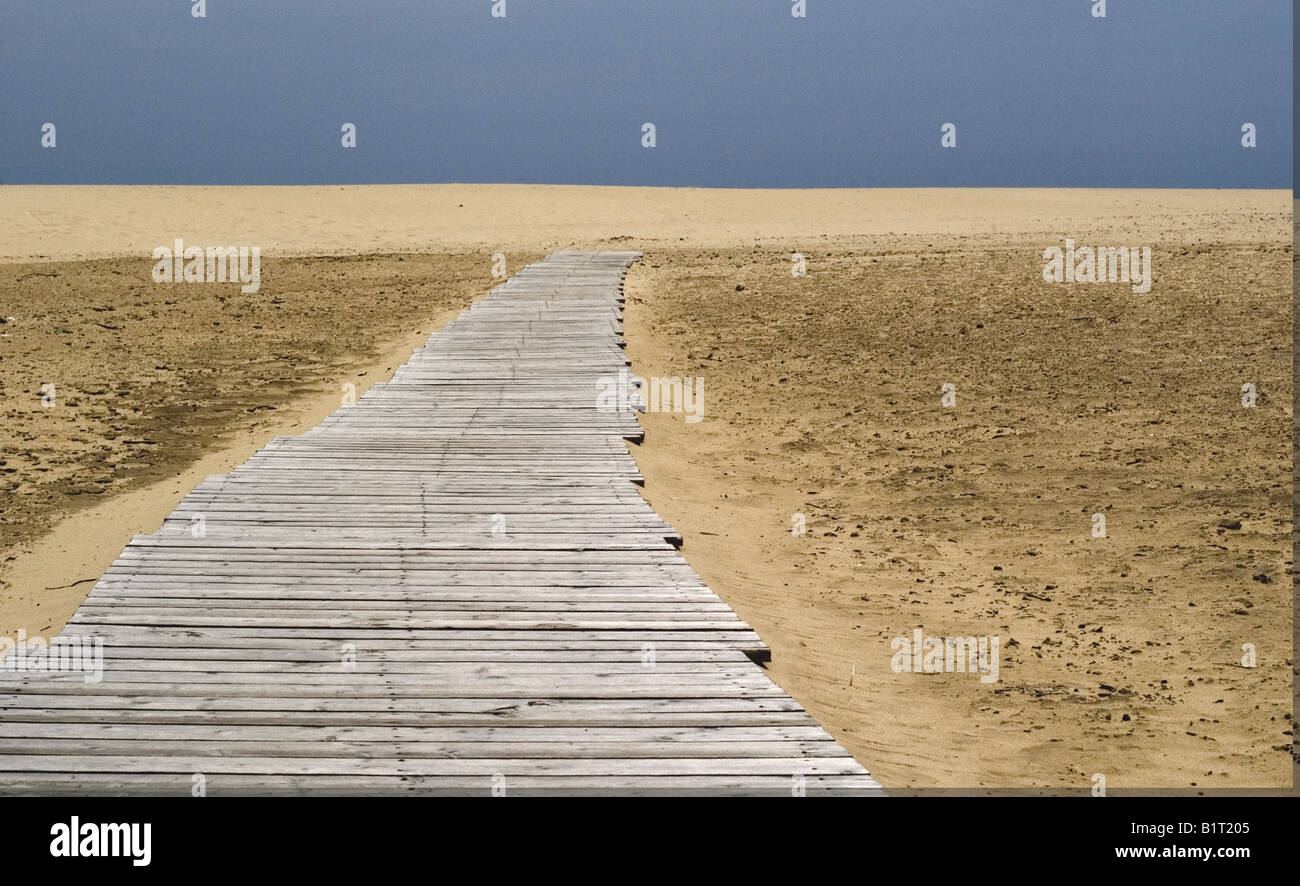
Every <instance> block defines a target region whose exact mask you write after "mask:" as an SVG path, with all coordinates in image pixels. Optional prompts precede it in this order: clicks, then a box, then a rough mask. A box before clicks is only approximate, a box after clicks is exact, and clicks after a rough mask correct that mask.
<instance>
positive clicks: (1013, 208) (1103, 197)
mask: <svg viewBox="0 0 1300 886" xmlns="http://www.w3.org/2000/svg"><path fill="white" fill-rule="evenodd" d="M0 197H2V199H3V202H2V203H0V207H2V209H0V212H2V213H3V214H2V215H0V217H2V218H3V221H4V228H3V231H0V261H26V260H31V259H39V260H68V259H79V258H104V257H108V256H119V255H148V254H149V251H150V250H152V249H153V248H154V247H155V246H159V245H170V244H171V242H172V241H173V240H174V239H175V238H177V237H181V238H183V239H184V240H186V242H188V243H201V244H205V245H218V244H221V245H231V244H234V245H251V246H260V247H262V249H263V251H264V254H275V255H356V254H360V253H381V252H402V251H415V252H432V251H445V252H463V251H465V250H466V249H485V250H487V251H488V252H496V251H501V252H505V253H507V254H509V253H511V252H513V251H524V252H528V251H540V250H548V249H555V248H562V247H565V246H580V245H590V246H595V245H600V244H608V243H611V242H613V243H628V244H631V243H632V241H635V242H636V243H637V244H654V243H659V244H682V245H684V246H735V245H742V244H743V245H749V244H751V243H753V242H754V241H760V242H766V243H769V245H772V246H774V247H775V248H789V249H791V250H795V249H797V248H798V247H799V246H802V247H803V248H804V249H805V250H806V249H810V248H812V246H811V244H813V243H815V242H816V241H818V240H820V239H823V238H832V237H857V236H890V235H898V236H906V237H932V238H933V237H950V238H954V240H955V241H956V242H965V241H968V240H974V239H979V238H984V237H993V238H1003V237H1006V236H1013V235H1016V234H1026V235H1031V236H1038V235H1043V236H1047V237H1049V238H1050V239H1053V240H1055V239H1059V238H1058V235H1060V234H1062V232H1072V233H1074V234H1075V235H1076V236H1080V237H1082V236H1087V235H1089V234H1092V233H1100V232H1106V233H1107V234H1109V235H1110V236H1112V237H1122V238H1124V242H1128V240H1129V239H1130V238H1138V239H1139V241H1141V242H1155V241H1158V240H1160V239H1161V238H1164V237H1167V236H1176V237H1178V238H1179V239H1188V240H1191V241H1193V242H1195V241H1197V240H1209V239H1218V240H1223V241H1228V242H1241V241H1250V240H1255V239H1257V238H1260V237H1265V238H1268V237H1275V236H1277V235H1278V231H1279V229H1280V226H1282V225H1284V224H1286V223H1285V222H1284V221H1282V218H1283V217H1284V216H1287V215H1288V214H1289V213H1290V202H1289V192H1281V191H1167V190H1165V191H1162V190H1071V189H1059V190H1055V189H1054V190H1043V189H979V188H971V189H913V190H897V189H888V188H878V189H838V190H710V189H704V188H606V187H567V186H548V185H374V186H347V187H342V186H339V187H253V188H249V187H118V186H97V187H61V186H46V187H30V186H9V187H4V188H0ZM1225 205H1230V206H1231V208H1232V211H1231V212H1225V211H1224V207H1225ZM934 245H936V246H937V245H938V241H936V242H935V244H934Z"/></svg>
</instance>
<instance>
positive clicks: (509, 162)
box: [0, 0, 1292, 188]
mask: <svg viewBox="0 0 1300 886" xmlns="http://www.w3.org/2000/svg"><path fill="white" fill-rule="evenodd" d="M791 6H792V0H507V16H506V17H505V18H504V19H496V18H493V17H492V16H491V14H490V10H491V7H492V0H369V2H366V0H207V17H206V18H205V19H195V18H193V17H192V16H191V13H190V8H191V0H95V2H72V0H58V2H56V0H0V13H2V14H0V182H3V183H15V182H17V183H160V184H168V183H175V184H191V183H193V184H317V183H354V182H449V181H461V182H549V183H562V184H619V185H692V186H712V187H849V186H858V187H884V186H895V187H901V186H1077V187H1107V186H1108V187H1143V186H1145V187H1247V188H1255V187H1265V188H1290V187H1291V184H1292V146H1291V145H1292V79H1291V66H1292V61H1291V60H1292V22H1291V15H1292V11H1291V6H1292V4H1291V2H1290V0H1109V2H1108V4H1107V6H1108V9H1107V13H1108V15H1107V17H1106V18H1105V19H1095V18H1093V17H1092V15H1091V13H1090V9H1091V6H1092V0H856V2H854V0H807V10H808V14H807V18H805V19H795V18H792V17H791V15H790V8H791ZM647 121H649V122H653V123H654V124H655V125H656V127H657V138H658V145H657V147H655V148H654V149H653V150H648V149H645V148H642V147H641V124H642V123H644V122H647ZM45 122H53V123H55V124H56V125H57V127H58V129H57V135H58V144H57V147H56V148H54V149H43V148H41V146H40V130H41V125H42V124H43V123H45ZM344 122H352V123H355V124H356V125H357V127H358V138H357V141H358V146H357V148H355V149H354V150H345V149H344V148H342V147H341V146H340V143H339V139H340V137H341V134H340V131H339V127H340V126H341V125H342V124H343V123H344ZM945 122H952V123H955V124H956V125H957V142H958V146H957V148H956V149H952V150H945V149H942V148H941V147H940V145H939V135H940V133H939V129H940V125H941V124H942V123H945ZM1244 122H1251V123H1254V124H1256V126H1257V127H1258V147H1256V148H1254V149H1253V150H1246V149H1243V148H1242V147H1241V143H1240V138H1241V124H1242V123H1244Z"/></svg>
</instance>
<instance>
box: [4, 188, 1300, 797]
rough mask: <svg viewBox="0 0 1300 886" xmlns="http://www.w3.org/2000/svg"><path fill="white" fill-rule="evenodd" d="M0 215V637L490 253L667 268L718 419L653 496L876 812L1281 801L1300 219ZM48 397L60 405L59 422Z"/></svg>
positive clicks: (640, 343) (704, 208)
mask: <svg viewBox="0 0 1300 886" xmlns="http://www.w3.org/2000/svg"><path fill="white" fill-rule="evenodd" d="M0 206H3V207H4V209H3V217H4V221H5V224H4V225H3V226H0V259H3V261H4V262H5V263H4V264H0V316H6V317H7V316H15V317H16V318H17V319H16V320H15V321H13V322H12V323H9V324H6V325H5V326H3V327H0V383H2V384H3V385H4V387H3V397H4V410H5V422H4V430H3V433H2V434H0V458H4V459H5V460H6V464H5V465H0V470H2V469H5V468H13V469H14V470H13V471H12V472H10V473H4V474H0V489H3V490H4V499H3V500H4V513H3V514H2V515H0V531H3V533H4V539H3V549H4V551H5V554H4V556H8V557H13V558H14V559H12V560H10V561H8V562H7V563H6V564H5V567H6V568H5V570H4V571H3V572H0V578H2V579H3V580H4V581H6V583H7V584H6V586H5V587H4V588H3V589H2V590H0V634H6V633H10V632H11V630H12V629H15V628H16V627H18V626H24V627H27V629H28V630H29V631H32V630H39V631H42V632H48V631H50V630H57V628H58V626H59V625H61V624H62V622H63V620H65V619H66V618H67V617H68V616H69V615H70V614H71V612H72V611H73V610H74V609H75V607H76V605H77V604H78V603H79V601H80V599H82V597H84V594H85V593H86V592H87V591H88V590H89V587H90V585H91V583H93V582H92V581H80V583H77V582H78V581H79V580H85V579H93V577H94V576H96V575H97V574H98V572H99V571H102V569H103V567H104V566H106V565H107V563H108V562H109V561H111V559H112V557H113V556H114V555H115V554H116V553H117V551H119V550H120V549H121V547H122V545H123V544H124V543H125V541H126V540H127V538H129V535H130V534H131V533H132V532H137V531H149V530H151V529H153V528H154V527H155V526H156V525H157V522H158V521H159V520H160V519H161V517H162V515H163V514H165V513H166V512H167V511H169V510H170V509H171V507H172V506H173V505H174V503H175V501H176V500H178V499H179V497H180V496H181V495H183V494H184V492H185V491H187V490H188V489H189V488H190V487H191V486H193V485H194V483H196V482H198V480H199V479H201V478H202V477H203V476H205V475H206V474H208V473H212V472H215V471H219V470H223V469H225V468H226V467H229V466H230V465H233V464H235V463H238V461H240V460H242V458H244V457H246V456H247V454H249V453H250V452H251V451H253V450H254V449H255V448H257V446H260V445H262V443H264V442H265V441H266V440H267V439H269V437H270V436H271V435H273V434H275V433H292V432H295V431H297V430H301V429H304V428H305V427H310V426H311V424H312V423H314V421H316V420H318V419H319V417H320V416H321V415H323V414H324V413H326V412H328V411H329V410H330V409H332V408H333V407H334V406H335V405H337V396H338V395H337V389H338V385H339V384H340V383H341V382H342V381H345V380H349V379H351V380H355V381H357V382H360V383H361V385H362V386H364V384H366V383H368V382H373V381H374V380H376V379H377V378H382V377H384V375H385V373H387V372H391V370H392V368H393V367H394V366H395V365H396V363H397V362H399V361H400V360H401V359H403V358H404V357H405V354H406V353H407V352H409V350H410V348H411V347H413V346H414V344H415V343H416V342H417V341H418V340H419V339H420V338H422V337H423V336H424V335H426V334H427V333H428V332H429V331H430V330H431V329H434V328H437V325H438V324H439V323H440V322H441V321H442V319H445V317H446V316H447V315H448V313H449V312H453V311H454V310H456V309H457V308H459V307H460V306H463V305H464V304H465V303H467V302H468V300H469V299H471V298H473V297H474V296H475V295H478V294H481V293H482V292H484V291H486V290H487V289H488V288H489V287H490V286H491V285H492V280H491V279H490V277H489V276H488V270H489V262H490V255H491V253H493V252H498V251H499V252H503V253H505V254H506V255H507V258H508V261H509V262H510V266H511V267H512V268H513V267H516V266H517V265H518V263H519V262H522V261H526V260H528V259H529V258H530V257H533V256H536V255H538V254H540V253H541V252H543V251H546V250H549V249H553V248H565V247H578V248H589V247H602V246H605V247H610V248H627V249H642V250H645V252H646V256H645V260H644V261H643V262H642V263H641V264H639V265H638V266H636V267H635V268H634V269H633V271H632V273H631V275H630V276H629V280H628V292H629V307H628V318H627V330H626V331H627V338H628V342H629V346H628V350H629V354H630V355H631V356H632V358H633V360H634V366H635V368H636V370H637V371H639V372H640V373H642V374H644V375H659V376H673V375H691V376H698V377H703V378H704V379H705V402H704V406H705V414H704V420H703V421H701V422H699V423H698V424H687V423H685V422H684V421H683V419H682V416H681V415H671V414H656V413H651V414H648V415H646V416H644V417H643V422H644V423H645V425H646V427H647V440H646V443H645V444H644V445H642V446H639V447H634V452H635V454H636V457H637V460H638V463H639V464H640V466H641V470H642V472H643V474H644V475H645V477H646V489H645V494H646V497H647V498H648V499H649V500H650V501H651V503H652V504H653V505H654V506H655V507H656V508H657V509H658V510H659V511H660V513H662V514H663V515H664V516H665V518H667V519H668V520H669V521H670V522H672V523H673V524H674V525H675V526H677V527H678V528H679V529H680V530H681V531H682V532H683V534H684V536H685V544H684V547H683V553H684V554H685V555H686V557H687V559H688V560H689V561H690V562H691V563H692V565H693V566H694V567H695V568H696V569H697V570H698V571H699V572H700V573H701V574H702V575H703V576H704V578H705V579H706V580H707V581H708V582H709V583H710V584H711V586H712V587H713V588H714V589H715V590H716V591H717V592H718V593H719V594H721V595H722V596H723V597H724V598H725V599H726V600H727V601H728V602H729V603H731V604H732V605H733V606H734V607H735V608H736V609H737V611H738V612H739V613H740V615H741V616H742V617H743V618H745V619H747V620H748V621H750V623H751V624H753V625H754V627H755V628H756V629H757V630H758V631H759V632H760V633H761V634H762V635H763V636H764V638H765V639H766V640H767V641H768V643H769V644H770V645H771V647H772V649H773V661H772V662H771V664H770V671H771V674H772V675H773V677H774V678H775V679H776V680H777V682H778V683H780V684H781V685H782V686H783V687H784V688H785V689H787V690H788V691H790V692H791V693H792V694H793V695H794V696H795V697H796V698H797V699H798V700H799V701H801V702H802V703H803V704H804V705H806V706H807V707H808V709H809V711H810V712H812V713H813V715H814V716H816V717H817V718H818V719H819V720H821V721H822V722H823V723H824V724H825V725H826V726H827V727H828V728H829V729H830V730H831V731H832V732H833V733H834V734H835V736H836V737H837V738H838V739H839V740H841V741H842V742H843V743H844V744H845V746H846V747H848V748H849V750H850V751H851V752H853V753H854V754H855V756H857V757H858V758H859V759H860V760H861V761H862V762H863V763H864V764H865V765H866V766H867V767H868V768H869V769H871V771H872V772H873V773H874V774H876V775H877V777H878V778H879V779H880V780H881V781H882V783H884V784H885V785H886V787H889V788H892V789H895V790H898V789H907V788H925V787H935V786H938V787H949V788H951V787H978V786H1021V785H1029V786H1038V787H1044V788H1050V789H1078V790H1086V789H1088V788H1089V787H1091V785H1092V783H1093V778H1094V776H1095V775H1097V774H1103V775H1105V777H1106V780H1107V785H1108V788H1109V789H1111V790H1115V791H1122V790H1123V789H1125V788H1130V789H1131V788H1138V787H1153V786H1167V787H1184V788H1186V787H1196V788H1214V787H1233V788H1242V787H1278V786H1284V785H1289V784H1290V783H1291V778H1292V765H1293V760H1292V755H1291V754H1290V752H1289V749H1290V748H1291V746H1292V743H1293V739H1292V735H1293V729H1292V727H1293V721H1292V719H1291V713H1292V711H1291V698H1292V679H1293V665H1294V660H1293V655H1292V648H1291V636H1292V617H1291V614H1292V610H1291V590H1292V575H1293V564H1292V562H1291V548H1290V538H1291V508H1290V501H1291V492H1292V489H1291V463H1292V457H1291V451H1292V449H1291V440H1290V435H1291V426H1292V425H1291V421H1292V411H1291V403H1292V391H1291V359H1292V358H1291V341H1292V338H1291V282H1290V281H1291V275H1290V265H1291V261H1292V255H1291V246H1290V244H1291V224H1292V203H1291V198H1290V193H1289V192H1266V191H1251V192H1232V191H1196V192H1192V191H1080V190H1040V191H1032V190H1006V191H995V190H960V191H941V190H918V191H900V190H889V191H886V190H882V191H708V190H696V189H641V188H628V189H618V188H561V187H536V186H470V185H446V186H433V185H430V186H400V187H368V188H367V187H349V188H63V187H54V188H29V187H19V188H13V187H10V188H3V189H0ZM176 237H183V238H184V239H185V240H186V242H187V243H194V244H210V245H211V244H222V245H258V246H261V247H262V248H263V250H264V255H266V256H267V258H266V259H265V261H264V273H263V285H262V289H261V291H260V292H258V293H257V294H256V295H242V294H240V293H239V291H238V287H237V286H233V287H232V286H229V285H227V286H224V287H223V286H221V285H220V284H217V285H208V286H194V285H191V286H182V287H163V286H157V285H155V284H153V283H152V281H151V280H150V278H149V270H150V268H151V266H152V261H151V260H150V259H149V252H150V251H151V250H152V249H153V247H155V246H158V245H163V244H170V243H171V241H172V240H173V239H174V238H176ZM1066 237H1071V238H1073V239H1075V240H1076V241H1077V242H1078V243H1080V244H1089V245H1116V246H1118V245H1149V246H1151V247H1153V265H1154V268H1155V281H1154V285H1153V288H1152V291H1151V292H1150V293H1146V294H1137V293H1133V292H1132V291H1131V290H1130V288H1129V287H1127V286H1122V285H1114V286H1109V285H1107V286H1089V285H1079V286H1066V285H1062V284H1058V285H1049V284H1046V283H1044V282H1043V280H1042V276H1041V270H1042V264H1043V262H1042V259H1041V255H1042V250H1043V248H1044V247H1046V246H1049V245H1053V244H1056V245H1062V244H1063V242H1064V240H1065V238H1066ZM394 252H400V253H405V254H404V255H401V256H398V255H394V254H392V253H394ZM793 252H801V253H803V254H804V255H805V256H806V259H807V265H808V274H807V276H806V277H793V276H791V272H790V269H791V253H793ZM330 255H337V256H346V258H321V257H319V256H330ZM399 259H400V261H399ZM50 273H57V274H58V276H57V277H50V276H41V275H45V274H50ZM33 275H35V276H33ZM20 278H22V279H21V280H20ZM738 286H743V287H744V288H743V289H741V290H738V289H737V287H738ZM381 290H382V293H381ZM177 293H181V296H180V297H179V298H178V296H177ZM277 299H278V300H279V304H276V303H275V300H277ZM167 301H174V302H175V304H166V302H167ZM105 308H112V310H111V311H110V310H104V309H105ZM97 309H98V310H97ZM214 323H216V324H220V325H218V326H213V324H214ZM105 326H111V327H116V328H113V329H107V328H105ZM255 326H261V327H262V328H261V329H260V330H259V329H255V328H254V327H255ZM60 329H63V330H67V331H66V332H61V331H59V330H60ZM158 367H162V368H158ZM363 372H364V373H366V375H364V376H363V375H361V373H363ZM52 375H53V376H57V377H58V378H60V379H70V380H71V381H69V382H67V383H66V385H64V386H61V387H60V390H62V391H64V392H65V396H66V397H67V399H65V400H64V401H63V402H64V404H65V405H62V406H60V407H58V408H57V409H55V410H42V409H41V408H40V406H39V396H40V384H41V383H42V382H43V381H44V380H46V378H47V377H49V376H52ZM1247 381H1249V382H1252V383H1254V384H1255V385H1256V386H1257V389H1258V391H1259V400H1258V405H1257V407H1255V408H1254V409H1246V408H1243V407H1242V406H1241V404H1240V402H1239V398H1240V386H1241V384H1242V383H1244V382H1247ZM945 383H951V384H954V385H955V389H956V397H957V399H956V404H955V406H953V407H951V408H950V407H945V406H943V405H942V403H941V400H940V398H941V386H942V385H943V384H945ZM363 389H364V388H363ZM74 399H75V400H76V402H75V405H74V403H73V400H74ZM268 406H273V407H275V408H274V409H267V408H266V407H268ZM141 439H147V440H152V441H154V442H153V443H152V444H135V443H129V442H128V441H131V440H141ZM41 468H48V470H44V471H42V470H40V469H41ZM87 501H88V502H90V503H89V504H86V503H84V502H87ZM796 513H800V514H803V515H805V518H806V522H807V535H806V536H804V537H795V536H793V535H791V532H790V529H791V519H792V516H793V515H794V514H796ZM1095 513H1103V514H1105V515H1106V518H1107V536H1106V538H1104V539H1100V538H1093V537H1092V535H1091V527H1092V515H1093V514H1095ZM1221 523H1223V524H1226V525H1220V524H1221ZM1238 524H1239V528H1228V527H1231V526H1236V525H1238ZM51 530H52V531H51ZM66 585H71V586H70V587H64V586H66ZM917 628H922V629H923V630H924V631H925V633H926V634H928V635H935V636H986V635H991V636H997V637H998V638H999V640H1000V643H1001V654H1000V658H999V664H1000V673H999V679H998V681H997V682H995V683H982V682H980V680H979V678H978V675H972V674H964V673H940V674H916V673H896V672H895V671H894V670H893V669H892V668H891V666H890V659H891V655H890V653H891V641H892V640H893V639H894V638H896V637H901V636H910V635H911V633H912V631H913V630H915V629H917ZM1244 643H1250V644H1253V645H1254V647H1255V649H1256V653H1257V657H1258V662H1257V667H1255V668H1250V669H1247V668H1244V667H1242V666H1241V662H1240V659H1241V656H1242V651H1241V646H1242V644H1244Z"/></svg>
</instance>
